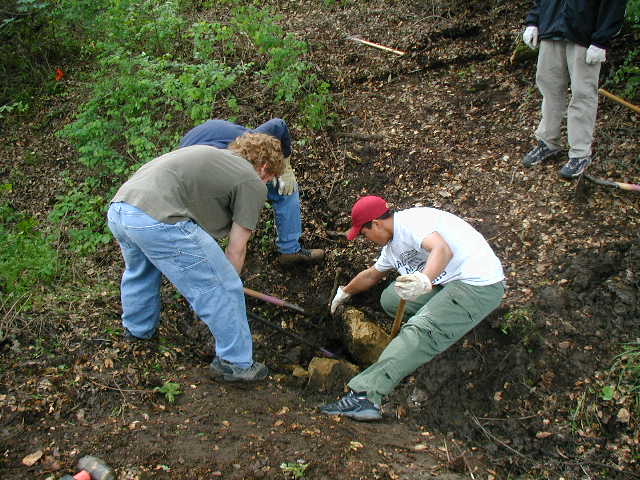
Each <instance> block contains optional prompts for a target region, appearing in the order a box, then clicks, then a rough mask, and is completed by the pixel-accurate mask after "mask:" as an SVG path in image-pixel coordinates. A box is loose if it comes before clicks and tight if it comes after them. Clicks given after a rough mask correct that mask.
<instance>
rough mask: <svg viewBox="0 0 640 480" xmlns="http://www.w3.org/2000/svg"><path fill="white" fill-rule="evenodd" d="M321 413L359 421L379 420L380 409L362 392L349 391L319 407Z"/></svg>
mask: <svg viewBox="0 0 640 480" xmlns="http://www.w3.org/2000/svg"><path fill="white" fill-rule="evenodd" d="M320 411H321V412H322V413H326V414H327V415H342V416H345V417H349V418H353V419H354V420H358V421H360V422H369V421H371V420H380V419H381V418H382V411H381V410H380V407H378V406H377V405H375V404H374V403H373V402H371V400H369V399H368V398H367V394H366V393H364V392H354V391H350V392H349V393H348V394H347V395H346V396H344V397H342V398H341V399H340V400H338V401H337V402H334V403H328V404H327V405H324V406H322V407H320Z"/></svg>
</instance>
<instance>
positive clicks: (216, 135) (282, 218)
mask: <svg viewBox="0 0 640 480" xmlns="http://www.w3.org/2000/svg"><path fill="white" fill-rule="evenodd" d="M247 133H264V134H266V135H271V136H272V137H275V138H276V139H278V140H279V141H280V145H281V147H282V154H283V155H284V157H285V164H284V171H283V172H282V175H280V176H279V177H278V178H277V179H275V180H274V181H273V182H270V183H268V184H267V198H268V199H269V201H270V202H271V204H272V205H273V210H274V212H275V216H276V231H277V235H278V237H277V239H276V246H277V248H278V251H279V252H280V256H279V258H278V260H279V261H280V263H281V264H283V265H289V264H292V263H303V264H305V263H306V264H309V263H316V262H319V261H321V260H322V259H323V258H324V250H322V249H319V248H312V249H306V248H303V247H302V245H300V236H301V235H302V217H301V214H300V194H299V192H298V183H297V181H296V177H295V174H294V172H293V168H291V162H290V160H289V158H290V156H291V135H290V134H289V128H288V127H287V124H286V123H285V121H284V120H282V119H280V118H272V119H271V120H269V121H268V122H265V123H263V124H262V125H260V126H259V127H258V128H256V129H253V130H251V129H249V128H247V127H243V126H242V125H237V124H235V123H232V122H228V121H226V120H218V119H216V120H207V121H206V122H204V123H202V124H200V125H198V126H197V127H195V128H192V129H191V130H189V131H188V132H187V133H186V135H185V136H184V137H183V138H182V140H181V141H180V147H187V146H190V145H211V146H213V147H217V148H227V146H228V145H229V144H230V143H231V142H233V141H234V140H235V139H236V138H238V137H240V136H242V135H245V134H247Z"/></svg>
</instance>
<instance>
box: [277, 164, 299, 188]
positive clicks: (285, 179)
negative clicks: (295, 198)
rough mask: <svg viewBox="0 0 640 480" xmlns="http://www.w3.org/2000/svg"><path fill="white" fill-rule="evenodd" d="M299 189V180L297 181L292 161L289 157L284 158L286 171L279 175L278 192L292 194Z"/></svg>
mask: <svg viewBox="0 0 640 480" xmlns="http://www.w3.org/2000/svg"><path fill="white" fill-rule="evenodd" d="M296 191H298V182H296V175H295V173H293V168H291V162H290V161H289V159H288V158H285V159H284V171H283V172H282V175H280V176H279V177H278V193H279V194H280V195H291V194H292V193H293V192H296Z"/></svg>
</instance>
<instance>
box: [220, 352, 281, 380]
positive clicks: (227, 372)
mask: <svg viewBox="0 0 640 480" xmlns="http://www.w3.org/2000/svg"><path fill="white" fill-rule="evenodd" d="M209 371H210V372H211V375H212V376H213V378H215V379H216V380H224V381H225V382H257V381H259V380H264V379H265V378H266V376H267V375H268V374H269V369H268V368H267V366H266V365H265V364H264V363H260V362H253V365H251V366H250V367H249V368H241V367H238V366H237V365H235V364H233V363H231V362H227V361H226V360H223V359H221V358H220V357H215V358H214V359H213V361H212V362H211V364H210V365H209Z"/></svg>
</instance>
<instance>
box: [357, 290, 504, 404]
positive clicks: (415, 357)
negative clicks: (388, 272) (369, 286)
mask: <svg viewBox="0 0 640 480" xmlns="http://www.w3.org/2000/svg"><path fill="white" fill-rule="evenodd" d="M394 283H395V282H393V283H391V285H389V286H388V287H387V288H386V289H385V290H384V291H383V292H382V296H381V298H380V303H381V304H382V308H383V309H384V311H385V312H386V313H387V314H388V315H390V316H392V317H393V316H394V315H395V311H396V309H397V307H398V304H399V303H400V297H398V294H397V293H396V292H395V290H394V288H393V287H394ZM503 295H504V286H503V284H502V282H498V283H494V284H493V285H487V286H482V287H479V286H475V285H469V284H466V283H463V282H461V281H453V282H450V283H447V284H446V285H444V286H442V287H441V286H436V287H434V288H433V290H432V291H431V292H429V293H427V294H425V295H422V296H421V297H418V298H417V299H416V300H414V301H407V306H406V311H405V312H406V314H407V315H409V316H410V318H409V320H408V321H407V323H406V324H405V325H404V326H403V327H402V329H400V332H399V333H398V336H397V337H396V338H394V339H393V340H392V341H391V342H390V343H389V345H387V347H386V348H385V349H384V351H383V352H382V353H381V354H380V358H378V361H377V362H376V363H374V364H373V365H371V366H370V367H369V368H367V369H366V370H364V371H363V372H362V373H360V374H358V375H356V376H355V377H353V378H352V379H351V381H350V382H349V388H350V389H351V390H353V391H355V392H367V397H368V398H369V400H371V401H372V402H373V403H375V404H376V405H380V404H381V403H382V397H384V396H385V395H388V394H389V393H391V391H392V390H393V389H394V388H395V387H396V385H398V384H399V383H400V382H401V381H402V379H403V378H404V377H406V376H407V375H409V374H410V373H412V372H413V371H415V370H416V369H417V368H418V367H419V366H421V365H424V364H425V363H427V362H429V361H430V360H431V359H432V358H433V357H435V356H436V355H437V354H439V353H441V352H444V351H445V350H446V349H447V348H449V347H450V346H451V345H453V344H454V343H455V342H457V341H458V340H459V339H460V338H462V337H463V336H464V335H465V334H466V333H467V332H468V331H469V330H471V329H472V328H473V327H475V326H476V325H477V324H478V323H480V321H482V319H484V318H485V317H486V316H487V315H489V314H490V313H491V312H492V311H493V310H495V309H496V308H497V307H498V305H500V301H501V299H502V296H503Z"/></svg>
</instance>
